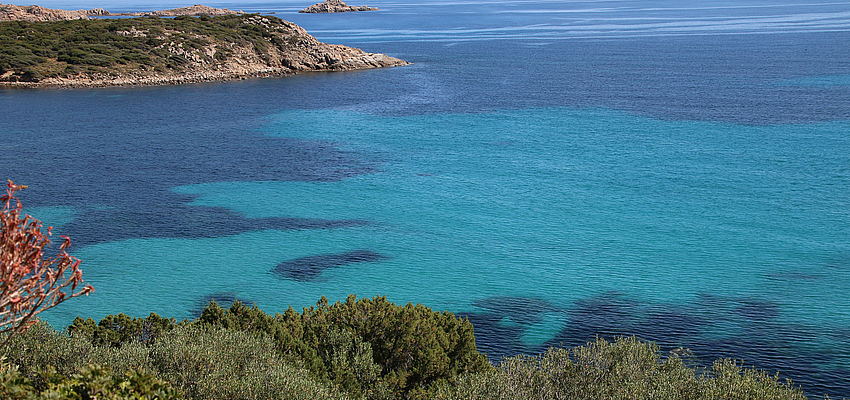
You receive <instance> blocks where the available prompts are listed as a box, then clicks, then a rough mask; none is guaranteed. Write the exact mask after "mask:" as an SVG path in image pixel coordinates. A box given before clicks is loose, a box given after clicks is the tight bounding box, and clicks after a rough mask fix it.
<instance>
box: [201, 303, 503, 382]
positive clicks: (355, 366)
mask: <svg viewBox="0 0 850 400" xmlns="http://www.w3.org/2000/svg"><path fill="white" fill-rule="evenodd" d="M198 321H200V322H202V323H207V324H213V325H220V326H223V327H225V328H228V329H238V330H245V331H251V332H262V333H264V334H266V335H269V336H270V337H273V338H274V340H275V344H276V346H277V348H278V350H279V351H280V352H281V354H282V355H284V356H285V357H287V359H289V360H292V361H297V362H300V363H302V364H303V365H304V366H305V367H306V368H308V369H309V370H310V371H312V372H313V373H314V374H315V376H317V377H318V378H319V379H323V380H326V381H331V382H334V383H336V384H338V385H340V387H342V388H343V389H344V390H346V391H348V392H349V393H351V394H352V395H355V396H358V395H361V394H365V395H367V397H373V398H380V397H384V396H389V395H392V396H393V397H395V398H405V397H417V396H423V395H425V394H426V393H428V392H429V391H430V390H431V389H432V387H433V385H434V384H436V383H439V382H443V381H451V380H452V379H454V377H455V376H457V375H459V374H462V373H465V372H480V371H485V370H487V369H490V368H491V367H490V365H489V363H488V362H487V358H486V356H484V355H483V354H481V353H479V352H478V350H477V349H476V347H475V335H474V334H473V328H472V324H471V323H470V322H469V321H468V320H466V319H459V318H457V317H455V316H454V314H452V313H449V312H442V313H440V312H435V311H433V310H431V309H430V308H428V307H425V306H423V305H421V304H417V305H413V304H410V303H408V304H407V305H404V306H398V305H395V304H394V303H392V302H389V301H387V299H386V297H381V296H376V297H374V298H372V299H368V298H361V299H357V298H356V296H353V295H352V296H349V297H348V299H347V300H346V301H345V302H344V303H342V302H337V303H335V304H328V300H327V299H326V298H324V297H323V298H322V299H321V300H320V301H319V302H318V303H317V304H316V306H315V307H310V308H305V309H304V310H303V312H301V313H298V312H296V311H295V310H293V309H292V308H291V307H290V308H289V309H288V310H286V312H284V313H283V314H277V315H275V316H270V315H267V314H265V313H263V312H262V311H260V310H259V309H257V308H248V307H245V306H243V305H242V304H241V303H238V302H237V303H234V304H233V305H232V306H231V307H230V309H228V310H227V311H224V310H222V309H221V308H219V307H218V306H217V305H215V304H211V305H210V306H209V307H207V308H206V309H205V310H204V311H203V313H202V314H201V316H200V318H199V319H198ZM369 354H371V358H372V361H371V362H370V361H369ZM376 375H377V378H375V379H373V378H372V377H373V376H376Z"/></svg>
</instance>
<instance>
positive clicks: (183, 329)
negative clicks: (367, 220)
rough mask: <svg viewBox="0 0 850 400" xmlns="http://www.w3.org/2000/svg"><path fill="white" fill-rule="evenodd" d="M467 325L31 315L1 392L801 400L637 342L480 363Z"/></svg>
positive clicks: (392, 314) (350, 313)
mask: <svg viewBox="0 0 850 400" xmlns="http://www.w3.org/2000/svg"><path fill="white" fill-rule="evenodd" d="M472 333H473V332H472V325H471V324H470V323H469V321H468V320H466V319H459V318H456V317H455V316H454V315H452V314H451V313H447V312H435V311H432V310H431V309H429V308H427V307H424V306H422V305H412V304H407V305H404V306H400V305H395V304H393V303H391V302H389V301H387V300H386V299H385V298H384V297H374V298H372V299H368V298H361V299H356V298H355V297H354V296H351V297H349V298H348V300H347V301H345V302H337V303H335V304H328V302H327V300H326V299H324V298H323V299H322V300H320V301H319V302H318V303H317V305H316V306H315V307H311V308H305V309H304V310H303V311H302V312H300V313H299V312H295V311H294V310H293V309H291V308H290V309H289V310H287V311H286V312H284V313H283V314H276V315H274V316H272V315H268V314H265V313H263V312H262V311H261V310H259V309H258V308H256V307H246V306H244V305H242V304H240V303H238V302H236V303H234V304H233V305H232V306H231V307H230V308H229V309H227V310H225V309H222V308H221V307H219V306H218V305H217V304H215V303H211V304H210V305H209V306H207V307H206V308H205V309H204V311H203V313H202V314H201V316H200V318H198V319H196V320H194V321H187V320H184V321H179V322H178V321H176V320H174V319H168V318H162V317H159V316H157V315H156V314H151V315H150V316H149V317H147V318H131V317H129V316H126V315H123V314H119V315H111V316H108V317H106V318H104V319H102V320H101V321H100V322H98V323H95V322H94V321H93V320H92V319H82V318H77V319H76V320H75V321H74V323H73V324H72V325H71V326H69V327H68V329H67V330H66V331H63V332H59V331H55V330H53V329H52V328H51V327H50V326H48V325H47V324H44V323H41V324H38V325H36V326H34V327H33V328H31V329H30V330H28V331H27V332H26V333H24V334H22V335H19V336H17V337H15V338H13V340H12V341H11V343H10V344H9V346H7V347H6V348H5V349H3V350H2V352H3V357H5V358H4V366H3V367H2V369H3V371H2V372H0V396H3V397H4V398H11V399H18V398H20V399H23V398H28V397H25V395H19V396H18V397H15V396H14V393H29V394H27V395H33V396H34V395H35V393H39V392H40V393H41V395H44V393H62V392H61V390H65V391H66V392H68V391H69V390H70V391H74V390H76V392H79V393H82V392H85V391H87V390H95V389H96V390H99V391H100V392H98V393H108V394H109V395H110V396H114V397H108V398H162V399H165V398H176V396H180V397H182V398H187V399H223V398H228V399H275V398H278V399H446V400H454V399H458V400H460V399H506V400H507V399H729V400H734V399H742V400H743V399H777V400H779V399H782V400H802V399H805V398H806V397H805V396H804V395H803V392H802V391H801V390H800V389H799V388H796V387H795V386H794V385H793V384H791V383H790V382H783V381H780V380H779V378H778V377H777V376H771V375H768V374H767V373H765V372H763V371H758V370H754V369H750V368H744V367H743V366H742V365H740V364H738V363H736V362H734V361H731V360H719V361H717V362H716V363H715V364H714V366H713V367H712V368H711V369H709V370H705V371H700V370H695V369H693V368H690V367H688V366H686V365H685V364H684V363H683V361H682V360H681V359H680V358H679V357H678V356H676V355H675V354H670V355H664V357H662V356H661V354H660V352H659V349H658V347H657V346H656V345H654V344H653V343H649V342H643V341H640V340H638V339H635V338H620V339H617V340H616V341H614V342H608V341H605V340H602V339H597V340H596V341H595V342H592V343H588V344H587V345H586V346H581V347H577V348H574V349H560V348H553V349H550V350H549V351H547V352H546V353H545V354H542V355H540V356H537V357H530V356H516V357H511V358H507V359H504V360H502V362H501V363H499V364H498V365H496V366H491V365H490V364H489V363H487V361H486V359H485V358H484V356H483V355H482V354H480V353H478V351H477V350H476V349H475V342H474V337H473V335H472ZM122 390H123V392H122ZM76 392H75V393H76ZM128 393H129V394H128ZM133 396H136V397H133ZM142 396H148V397H142ZM53 398H95V397H94V396H91V397H86V396H81V397H61V396H58V395H56V397H53ZM100 398H107V397H106V396H105V395H102V397H100Z"/></svg>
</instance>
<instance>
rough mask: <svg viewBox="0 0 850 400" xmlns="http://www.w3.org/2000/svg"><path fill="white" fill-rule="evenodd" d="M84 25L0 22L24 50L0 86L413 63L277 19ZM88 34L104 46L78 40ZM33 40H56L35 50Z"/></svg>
mask: <svg viewBox="0 0 850 400" xmlns="http://www.w3.org/2000/svg"><path fill="white" fill-rule="evenodd" d="M83 22H85V24H84V25H83V24H82V23H83ZM80 24H81V26H80V27H79V28H74V27H71V26H67V25H55V24H54V23H48V22H43V23H39V24H35V25H30V26H28V27H26V28H20V27H16V26H12V25H7V26H5V27H4V26H3V25H4V24H2V23H0V43H4V42H9V45H10V46H11V47H13V48H16V49H20V50H18V51H17V52H16V54H15V55H13V56H9V55H7V54H3V52H0V87H4V86H5V87H99V86H125V85H164V84H184V83H194V82H205V81H226V80H234V79H245V78H249V77H270V76H286V75H290V74H294V73H298V72H306V71H346V70H355V69H366V68H380V67H392V66H401V65H407V64H409V63H408V62H406V61H403V60H400V59H397V58H393V57H389V56H387V55H384V54H379V53H367V52H365V51H363V50H360V49H357V48H352V47H347V46H342V45H333V44H327V43H322V42H320V41H318V40H317V39H316V38H314V37H313V36H311V35H310V34H308V33H307V32H306V31H305V30H304V29H303V28H302V27H300V26H298V25H296V24H294V23H292V22H289V21H284V20H281V19H280V18H276V17H272V16H261V15H255V14H241V15H228V16H223V17H215V18H212V17H199V18H195V17H177V18H174V19H171V18H131V19H93V20H89V21H80ZM34 27H35V28H37V29H34ZM16 29H17V30H21V29H26V32H24V31H23V30H22V31H21V32H18V31H16ZM88 35H93V36H94V37H98V38H99V39H98V40H99V41H100V43H97V44H92V43H90V42H88V41H86V40H85V39H80V38H81V37H82V38H85V37H86V36H88ZM4 36H5V37H4ZM57 37H58V39H57ZM35 40H38V41H42V42H40V43H44V42H43V41H44V40H47V41H54V42H50V43H48V45H47V46H45V45H44V44H41V45H38V46H36V47H33V46H35V44H34V41H35ZM80 41H82V42H80ZM29 47H32V49H29ZM46 48H47V49H46ZM48 49H49V50H48Z"/></svg>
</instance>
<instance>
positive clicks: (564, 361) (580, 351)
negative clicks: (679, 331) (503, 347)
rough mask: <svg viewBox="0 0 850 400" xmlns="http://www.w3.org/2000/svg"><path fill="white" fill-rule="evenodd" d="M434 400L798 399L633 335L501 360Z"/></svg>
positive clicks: (751, 376) (783, 387)
mask: <svg viewBox="0 0 850 400" xmlns="http://www.w3.org/2000/svg"><path fill="white" fill-rule="evenodd" d="M435 398H436V399H442V400H461V399H463V400H470V399H482V400H484V399H487V400H490V399H493V400H499V399H504V400H507V399H510V400H515V399H538V400H550V399H551V400H555V399H612V400H613V399H635V400H638V399H665V400H678V399H682V400H684V399H705V400H708V399H717V400H720V399H722V400H745V399H748V400H804V399H805V398H806V397H805V396H804V395H803V392H802V390H800V389H799V388H796V387H794V386H793V385H792V384H791V383H790V382H780V381H779V380H778V378H777V377H775V376H770V375H768V374H766V373H765V372H763V371H758V370H754V369H746V368H743V367H742V366H741V365H740V364H738V363H736V362H734V361H731V360H719V361H717V362H716V363H715V364H714V366H713V367H712V369H710V370H708V371H702V372H699V371H695V370H693V369H691V368H688V367H687V366H685V365H684V364H683V362H682V360H681V359H680V358H679V357H677V356H675V355H671V356H669V357H667V358H664V359H662V358H661V357H660V352H659V349H658V346H657V345H655V344H653V343H648V342H642V341H640V340H637V339H636V338H619V339H617V340H616V341H615V342H613V343H611V342H608V341H605V340H603V339H597V340H596V342H594V343H589V344H588V345H586V346H580V347H576V348H575V349H572V350H570V349H557V348H553V349H549V351H547V352H546V353H544V354H542V355H540V356H539V357H528V356H517V357H511V358H507V359H505V360H503V361H502V363H501V364H500V365H499V366H498V367H497V368H496V369H495V370H494V371H489V372H485V373H479V374H468V375H465V376H463V377H462V378H460V379H458V384H457V385H455V386H449V385H444V386H442V387H441V388H440V390H439V392H438V394H437V396H435Z"/></svg>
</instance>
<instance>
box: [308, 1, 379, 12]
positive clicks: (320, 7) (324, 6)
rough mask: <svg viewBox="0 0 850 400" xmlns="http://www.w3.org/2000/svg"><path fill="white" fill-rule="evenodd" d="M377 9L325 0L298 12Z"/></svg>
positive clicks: (375, 9)
mask: <svg viewBox="0 0 850 400" xmlns="http://www.w3.org/2000/svg"><path fill="white" fill-rule="evenodd" d="M377 10H378V9H377V8H375V7H367V6H360V7H356V6H350V5H348V4H345V3H343V2H342V0H325V1H324V2H322V3H319V4H313V5H312V6H310V7H307V8H305V9H303V10H301V11H298V12H300V13H338V12H351V11H377Z"/></svg>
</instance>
